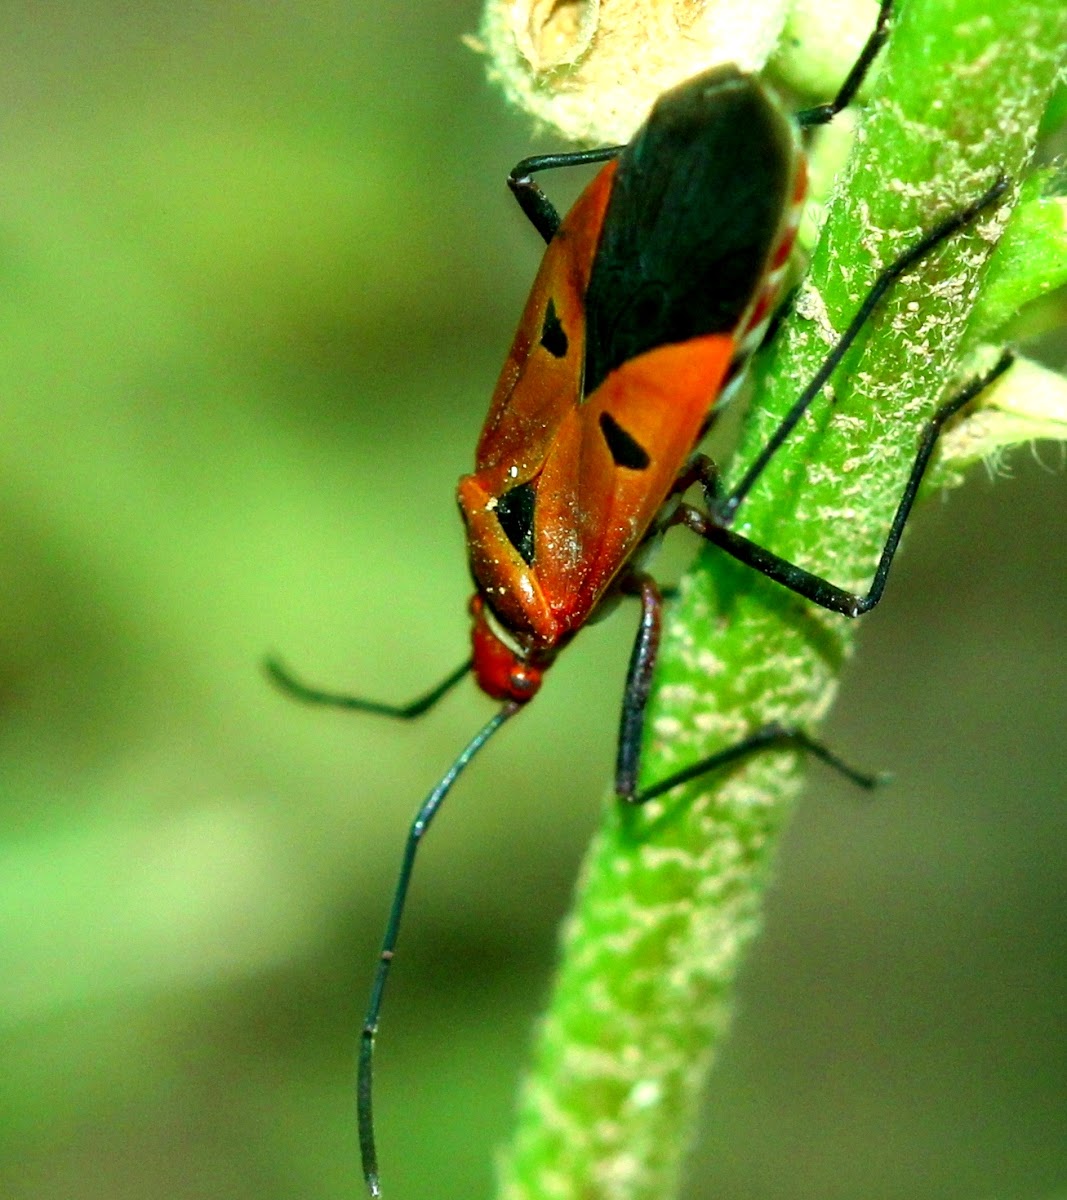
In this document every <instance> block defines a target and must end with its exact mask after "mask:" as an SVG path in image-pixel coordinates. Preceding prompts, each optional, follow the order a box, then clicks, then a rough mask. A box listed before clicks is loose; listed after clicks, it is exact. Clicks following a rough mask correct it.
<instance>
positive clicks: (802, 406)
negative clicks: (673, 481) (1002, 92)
mask: <svg viewBox="0 0 1067 1200" xmlns="http://www.w3.org/2000/svg"><path fill="white" fill-rule="evenodd" d="M1007 187H1008V181H1007V180H1006V179H1005V178H1003V177H1001V178H999V179H998V180H997V181H996V182H995V183H994V184H993V186H992V187H990V188H989V189H988V191H987V192H986V193H985V195H983V196H981V197H980V198H979V199H978V200H976V201H975V203H974V204H971V205H969V206H968V207H967V208H965V209H963V210H962V211H960V212H958V213H954V214H953V215H952V216H951V217H947V218H946V219H945V220H944V221H942V222H941V223H940V224H939V225H936V226H935V227H934V228H933V229H932V230H931V231H930V232H929V233H928V234H927V235H926V236H925V237H924V238H922V239H921V240H920V241H919V242H917V243H916V244H915V245H914V246H912V248H911V249H910V250H908V251H906V252H905V253H904V254H902V255H901V256H900V258H898V259H897V260H896V262H894V263H891V264H890V265H889V266H888V267H886V269H885V270H884V271H883V272H882V274H881V275H879V276H878V278H877V279H876V280H875V282H874V285H873V286H872V288H871V290H870V291H869V292H868V293H867V296H866V298H865V299H864V301H863V303H862V304H861V305H860V307H859V309H858V311H857V312H856V315H855V316H854V317H853V318H852V320H851V321H850V322H849V323H848V326H847V328H846V329H845V332H844V333H843V334H842V335H841V337H840V338H839V339H838V341H837V344H836V345H835V346H834V348H833V349H832V350H831V351H830V353H829V354H828V355H827V356H826V360H825V361H824V362H823V365H822V366H821V367H820V368H819V370H818V371H817V372H816V373H815V377H814V378H813V379H812V381H811V382H810V383H809V384H808V386H807V387H806V388H805V389H804V390H803V391H802V392H801V393H800V396H799V397H798V398H797V400H796V402H795V403H794V405H793V407H792V408H791V409H790V410H789V412H787V413H786V415H785V416H784V417H783V418H782V422H781V424H780V425H779V426H778V428H777V429H776V430H775V431H774V434H773V435H772V436H771V438H770V439H769V440H768V442H767V444H766V446H764V447H763V449H762V450H761V451H760V453H759V454H758V455H757V456H756V459H755V461H754V462H753V463H752V465H751V466H750V467H749V468H748V470H747V471H746V472H745V474H744V476H743V477H742V479H741V482H740V483H739V484H738V485H737V487H735V488H734V490H733V491H732V492H731V493H730V494H729V495H728V496H727V497H726V498H725V499H723V500H722V501H721V502H719V503H718V504H716V506H715V508H716V515H715V521H716V523H717V524H718V525H722V526H726V525H729V524H730V522H731V521H732V520H733V516H734V513H736V512H737V509H738V506H739V505H740V504H741V502H742V501H743V500H744V498H745V497H746V496H747V495H748V493H749V492H750V491H751V490H752V487H753V485H754V484H755V483H756V481H757V480H758V479H759V477H760V476H761V475H762V474H763V472H764V471H765V470H766V468H767V464H768V463H769V462H770V461H771V459H772V458H773V457H774V456H775V454H777V453H778V451H779V449H780V448H781V446H782V443H783V442H784V441H785V440H786V438H787V437H788V436H789V435H790V434H791V433H792V432H793V430H794V429H795V428H796V425H797V422H798V421H799V420H800V419H801V417H803V415H804V413H805V412H807V410H808V408H809V407H810V406H811V403H812V401H813V400H814V399H815V397H816V396H817V395H818V394H819V393H820V392H821V391H822V389H823V387H824V385H825V384H826V381H827V380H828V379H829V378H830V376H831V375H832V374H833V372H834V370H835V369H836V367H837V365H838V364H839V363H840V362H841V360H842V358H844V356H845V355H846V354H847V353H848V350H849V348H850V347H851V345H852V343H853V342H854V341H855V340H856V337H857V336H858V334H859V332H860V330H861V329H862V328H863V326H864V325H865V324H866V323H867V321H868V320H869V319H870V316H871V314H872V313H873V312H874V310H875V309H876V308H877V307H878V305H879V303H880V302H881V300H882V298H883V297H884V296H885V294H886V292H887V291H888V290H889V289H890V287H892V285H893V284H894V283H895V282H896V281H897V280H898V279H899V278H900V277H901V275H903V274H904V273H905V272H906V271H908V270H910V269H911V268H912V267H913V266H915V264H916V263H917V262H919V260H920V259H922V258H924V257H925V256H926V255H927V254H929V253H930V251H931V250H934V249H935V248H936V247H937V246H939V245H940V244H941V243H942V242H943V241H945V240H946V239H947V238H950V237H952V236H953V235H954V234H956V233H959V231H960V230H961V229H965V228H966V227H967V226H968V225H970V224H971V223H972V222H973V221H974V220H976V219H977V218H978V217H979V216H981V214H982V213H983V212H985V210H986V209H987V208H991V207H992V206H993V205H994V204H996V203H997V202H998V201H999V200H1000V198H1001V197H1002V196H1003V195H1004V192H1005V191H1006V190H1007Z"/></svg>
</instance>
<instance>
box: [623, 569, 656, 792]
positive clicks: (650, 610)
mask: <svg viewBox="0 0 1067 1200" xmlns="http://www.w3.org/2000/svg"><path fill="white" fill-rule="evenodd" d="M623 590H624V591H627V592H630V593H631V594H633V595H637V596H639V597H640V598H641V623H640V625H638V627H637V637H636V638H635V640H634V648H633V651H632V652H631V654H630V666H629V668H628V670H627V672H626V690H625V691H624V692H623V696H622V718H621V720H620V721H619V741H618V750H617V751H616V757H615V794H616V795H617V796H618V797H619V798H620V799H622V800H626V801H628V802H629V803H631V804H635V803H637V802H638V801H637V775H638V772H639V770H640V768H641V734H642V733H643V731H644V728H645V709H646V708H647V706H648V694H649V691H650V689H651V687H652V672H653V670H654V669H655V666H656V657H657V656H658V654H659V638H660V629H661V627H662V620H661V614H662V611H663V598H662V596H661V595H660V590H659V587H658V586H657V584H656V581H655V580H654V579H653V578H651V576H649V575H634V576H633V577H632V578H631V579H629V580H627V581H626V582H625V583H624V585H623Z"/></svg>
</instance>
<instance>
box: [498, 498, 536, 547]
mask: <svg viewBox="0 0 1067 1200" xmlns="http://www.w3.org/2000/svg"><path fill="white" fill-rule="evenodd" d="M534 499H535V494H534V486H533V484H532V483H520V484H519V486H518V487H513V488H512V489H511V491H510V492H505V493H504V494H503V496H501V497H500V499H499V500H498V501H497V502H496V517H497V520H498V521H499V522H500V528H501V529H503V531H504V533H505V535H506V536H507V539H508V541H509V542H510V543H511V544H512V545H513V546H514V547H515V549H516V550H517V551H518V552H519V556H520V557H521V558H522V560H523V562H525V563H532V562H533V556H534Z"/></svg>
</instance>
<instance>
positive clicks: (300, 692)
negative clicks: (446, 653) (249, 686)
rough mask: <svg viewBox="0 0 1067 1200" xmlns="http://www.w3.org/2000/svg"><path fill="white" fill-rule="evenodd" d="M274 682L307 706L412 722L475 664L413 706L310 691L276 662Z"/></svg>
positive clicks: (270, 668) (270, 662)
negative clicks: (321, 706) (351, 710)
mask: <svg viewBox="0 0 1067 1200" xmlns="http://www.w3.org/2000/svg"><path fill="white" fill-rule="evenodd" d="M263 665H264V667H265V668H266V671H267V674H268V676H269V677H270V679H271V681H272V682H273V683H275V684H276V685H277V686H278V687H279V688H281V690H282V691H283V692H285V693H286V695H288V696H292V697H293V698H294V699H296V700H302V701H303V702H304V703H305V704H322V705H326V706H328V707H330V708H347V709H354V710H355V711H356V712H369V713H377V714H378V715H379V716H382V717H398V718H400V719H401V720H404V721H409V720H411V719H412V718H413V717H421V716H422V714H423V713H424V712H426V711H427V710H429V709H431V708H433V706H434V705H435V704H436V703H437V701H438V700H440V699H441V698H442V697H443V696H445V695H447V694H448V693H449V692H450V691H451V690H452V689H453V688H454V687H455V686H456V684H457V683H459V681H460V680H461V679H462V678H463V677H464V676H465V675H466V674H467V673H468V672H469V671H470V669H471V661H470V659H468V660H467V661H466V662H465V663H463V665H462V666H459V667H457V668H456V669H455V670H454V671H453V672H452V674H451V675H449V676H448V677H447V678H445V679H442V680H441V682H440V683H439V684H437V686H436V687H433V688H431V689H430V690H429V691H428V692H427V693H426V694H425V695H424V696H419V697H417V698H416V699H415V700H412V701H411V702H410V703H409V704H382V703H379V702H378V701H377V700H363V699H360V697H358V696H345V695H342V694H339V693H337V692H324V691H320V690H319V689H318V688H312V687H308V686H307V684H304V683H301V682H300V680H299V679H296V678H294V677H293V676H292V675H290V674H289V672H288V671H287V670H286V669H285V667H283V666H282V664H281V663H280V662H279V661H278V660H277V659H276V658H268V659H267V660H266V662H265V663H264V664H263Z"/></svg>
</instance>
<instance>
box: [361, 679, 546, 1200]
mask: <svg viewBox="0 0 1067 1200" xmlns="http://www.w3.org/2000/svg"><path fill="white" fill-rule="evenodd" d="M521 707H522V705H521V704H518V703H517V702H516V701H514V700H509V701H508V702H507V704H505V705H504V706H503V707H502V708H501V709H500V710H499V711H498V712H497V714H496V716H494V717H493V719H492V720H491V721H488V722H487V723H486V724H485V725H484V726H482V728H481V729H480V730H479V731H478V732H477V733H476V734H475V735H474V737H473V738H471V740H470V741H469V742H468V743H467V745H466V747H464V749H463V750H462V751H461V752H460V754H459V756H458V757H457V758H456V761H455V762H454V763H453V764H452V765H451V766H450V767H449V768H448V770H447V771H446V772H445V774H444V776H443V777H442V779H441V781H440V783H438V785H437V786H436V787H435V788H434V789H433V791H432V792H431V793H430V794H429V795H428V796H427V797H426V799H425V800H424V801H423V802H422V804H421V805H420V806H419V811H418V812H417V813H416V814H415V820H414V821H412V823H411V829H410V830H409V831H408V839H407V843H406V844H405V846H404V857H403V859H402V860H401V863H400V873H399V874H398V875H397V879H396V889H395V891H394V892H393V904H392V907H391V908H390V910H389V920H388V921H387V922H386V924H385V936H384V937H383V938H382V949H381V953H380V954H379V956H378V965H377V967H376V968H375V971H374V982H373V983H372V984H371V990H370V1003H369V1004H368V1005H367V1015H366V1017H365V1019H364V1021H363V1031H362V1034H361V1035H360V1044H359V1070H358V1073H357V1077H356V1105H357V1113H358V1118H359V1152H360V1156H361V1158H362V1160H363V1178H364V1180H366V1183H367V1190H368V1191H369V1192H370V1194H371V1196H373V1197H378V1196H381V1194H382V1188H381V1183H380V1182H379V1178H378V1151H377V1148H376V1146H375V1141H374V1108H373V1100H372V1093H373V1090H374V1039H375V1036H376V1035H377V1033H378V1018H379V1016H380V1014H381V1010H382V995H383V993H384V992H385V983H386V980H387V979H388V976H389V968H390V966H392V963H393V958H394V955H395V953H396V943H397V938H398V937H399V936H400V921H401V918H402V917H403V915H404V902H405V901H406V900H407V894H408V885H409V884H410V883H411V874H412V871H413V870H414V867H415V855H416V854H417V852H418V849H419V844H420V842H421V841H422V838H423V836H424V835H425V833H426V831H427V830H428V829H429V828H430V822H431V821H432V820H433V819H434V816H435V815H436V814H437V810H438V809H439V808H440V807H441V805H442V803H443V802H444V799H445V797H446V796H447V795H448V793H449V792H450V791H451V789H452V785H453V784H454V783H455V782H456V780H457V779H458V778H459V776H460V775H461V774H462V772H463V770H464V768H465V767H466V766H467V764H468V763H469V762H470V761H471V759H472V758H474V756H475V755H476V754H477V753H478V751H479V750H481V748H482V747H483V746H484V745H485V743H486V742H487V741H489V739H490V738H491V737H492V736H493V734H494V733H496V731H497V730H498V729H499V728H500V726H501V725H503V724H504V722H505V721H507V720H508V719H509V718H511V717H513V716H514V715H515V714H516V713H517V712H518V711H519V709H520V708H521Z"/></svg>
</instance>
